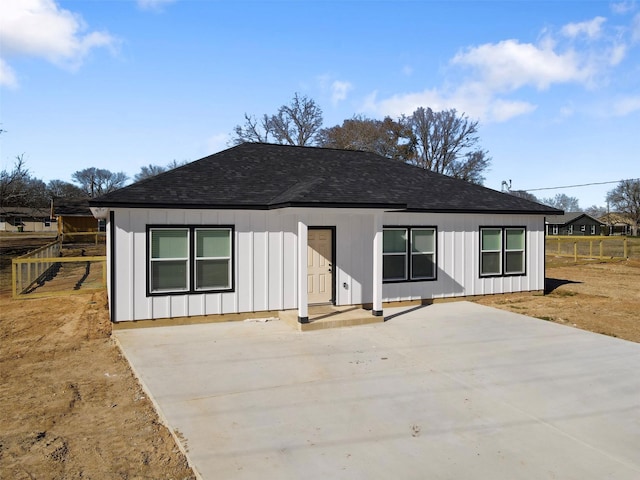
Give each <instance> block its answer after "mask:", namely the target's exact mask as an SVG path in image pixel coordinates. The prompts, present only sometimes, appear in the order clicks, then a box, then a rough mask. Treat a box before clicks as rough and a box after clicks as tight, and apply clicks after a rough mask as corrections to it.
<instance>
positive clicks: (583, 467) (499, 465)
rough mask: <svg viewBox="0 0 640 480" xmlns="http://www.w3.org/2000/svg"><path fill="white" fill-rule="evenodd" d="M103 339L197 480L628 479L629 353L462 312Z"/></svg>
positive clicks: (631, 466)
mask: <svg viewBox="0 0 640 480" xmlns="http://www.w3.org/2000/svg"><path fill="white" fill-rule="evenodd" d="M399 311H400V310H396V311H392V310H391V309H388V310H385V314H386V315H389V314H390V313H398V312H399ZM115 336H116V338H117V340H118V341H119V342H120V344H121V345H122V348H123V350H124V353H125V355H126V356H127V358H128V359H129V361H130V362H131V364H132V366H133V368H134V370H135V371H136V373H137V375H138V376H139V377H140V379H141V380H142V382H143V383H144V384H145V387H146V388H147V389H148V391H149V392H150V393H151V395H152V397H153V398H154V400H155V402H156V403H157V405H158V406H159V409H160V410H161V414H162V415H163V416H164V418H165V419H166V421H167V422H168V424H169V426H170V428H171V429H173V430H174V431H175V432H179V433H178V436H179V437H180V438H182V439H183V440H182V443H183V446H184V447H185V448H186V449H187V451H188V457H189V459H190V461H191V463H192V465H193V466H194V467H195V469H196V470H197V471H198V473H199V474H200V475H201V476H202V478H204V479H257V478H261V479H305V480H312V479H323V480H324V479H350V480H352V479H378V478H387V479H388V478H392V479H492V480H493V479H536V480H539V479H547V478H549V479H552V478H558V479H564V480H566V479H580V480H584V479H598V480H601V479H607V478H608V479H630V480H631V479H633V480H636V479H638V478H640V344H636V343H631V342H627V341H624V340H619V339H615V338H610V337H607V336H603V335H598V334H593V333H589V332H585V331H581V330H577V329H573V328H570V327H565V326H561V325H557V324H554V323H551V322H545V321H543V320H537V319H532V318H529V317H525V316H522V315H517V314H514V313H509V312H504V311H499V310H496V309H492V308H489V307H483V306H480V305H476V304H473V303H468V302H459V303H447V304H437V305H432V306H428V307H423V308H418V309H413V310H411V311H408V312H406V313H404V314H402V315H398V316H396V317H394V318H392V319H390V320H389V321H387V322H386V323H384V324H377V325H367V326H358V327H350V328H342V329H332V330H320V331H317V332H305V333H300V332H296V331H294V330H292V329H291V328H290V327H288V326H287V325H285V324H283V323H282V322H280V321H272V322H267V323H256V322H239V323H225V324H207V325H190V326H179V327H158V328H147V329H135V330H120V331H116V332H115Z"/></svg>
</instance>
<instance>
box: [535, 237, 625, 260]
mask: <svg viewBox="0 0 640 480" xmlns="http://www.w3.org/2000/svg"><path fill="white" fill-rule="evenodd" d="M545 250H546V254H547V255H555V256H558V257H573V258H574V261H576V262H577V261H578V259H579V258H597V259H600V260H604V259H607V258H608V259H612V258H614V259H615V258H621V259H622V258H629V249H628V242H627V237H626V236H579V237H578V236H571V235H563V236H560V235H557V236H556V235H553V236H552V235H549V236H547V237H546V243H545Z"/></svg>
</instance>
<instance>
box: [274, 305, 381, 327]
mask: <svg viewBox="0 0 640 480" xmlns="http://www.w3.org/2000/svg"><path fill="white" fill-rule="evenodd" d="M308 310H309V312H308V315H309V316H308V317H307V322H305V323H301V322H299V319H298V311H297V310H285V311H282V312H278V316H279V317H280V320H283V321H284V322H285V323H287V324H289V325H290V326H292V327H293V328H295V329H296V330H299V331H302V332H306V331H310V330H322V329H325V328H338V327H352V326H355V325H368V324H370V323H383V322H384V317H383V316H375V315H373V314H372V312H371V310H365V309H363V308H360V307H357V306H353V305H348V306H339V307H338V306H335V305H331V304H326V305H309V309H308Z"/></svg>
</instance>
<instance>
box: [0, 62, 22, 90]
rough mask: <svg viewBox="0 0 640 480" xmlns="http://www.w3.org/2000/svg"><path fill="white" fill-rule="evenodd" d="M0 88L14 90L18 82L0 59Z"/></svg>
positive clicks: (11, 70)
mask: <svg viewBox="0 0 640 480" xmlns="http://www.w3.org/2000/svg"><path fill="white" fill-rule="evenodd" d="M0 86H4V87H9V88H15V87H17V86H18V80H17V79H16V74H15V73H14V71H13V69H12V68H11V67H10V66H9V65H8V64H7V62H5V61H4V60H3V59H1V58H0Z"/></svg>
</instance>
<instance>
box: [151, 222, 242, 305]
mask: <svg viewBox="0 0 640 480" xmlns="http://www.w3.org/2000/svg"><path fill="white" fill-rule="evenodd" d="M147 230H148V248H147V250H148V264H149V271H148V287H147V289H148V293H149V294H150V295H166V294H175V293H202V292H220V291H231V290H233V266H234V261H233V226H179V227H178V226H175V227H174V226H164V225H162V226H149V227H148V228H147Z"/></svg>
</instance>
